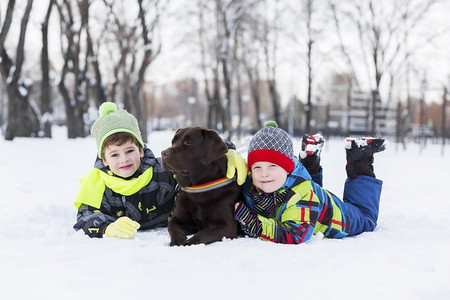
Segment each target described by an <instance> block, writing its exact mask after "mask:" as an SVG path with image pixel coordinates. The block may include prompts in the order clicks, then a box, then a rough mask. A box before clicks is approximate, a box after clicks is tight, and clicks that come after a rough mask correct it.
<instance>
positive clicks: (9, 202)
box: [0, 128, 450, 299]
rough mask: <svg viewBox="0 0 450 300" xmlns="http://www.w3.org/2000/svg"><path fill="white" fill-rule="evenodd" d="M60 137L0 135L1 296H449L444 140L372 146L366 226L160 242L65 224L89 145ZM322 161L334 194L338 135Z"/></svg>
mask: <svg viewBox="0 0 450 300" xmlns="http://www.w3.org/2000/svg"><path fill="white" fill-rule="evenodd" d="M65 136H66V135H65V131H64V128H55V131H54V138H53V139H30V138H16V139H15V140H14V141H12V142H7V141H4V140H3V138H0V171H1V172H0V187H1V196H0V207H1V209H2V215H1V217H0V286H1V289H0V294H1V298H2V299H119V298H120V299H244V298H251V299H450V255H449V253H450V225H449V220H450V199H449V197H450V196H449V195H450V147H447V148H446V152H447V153H446V156H442V155H441V146H439V145H428V146H427V148H426V149H425V151H422V153H420V151H419V147H418V145H416V144H409V145H408V148H407V151H404V150H398V151H396V146H395V144H394V143H391V144H390V145H389V148H388V149H387V151H385V152H383V153H380V154H377V155H376V157H375V173H376V174H377V177H378V178H380V179H383V180H384V186H383V193H382V200H381V208H380V216H379V222H378V227H377V229H376V231H375V232H372V233H364V234H362V235H360V236H357V237H353V238H346V239H343V240H324V239H322V238H321V237H320V236H315V237H314V238H313V239H312V240H310V241H309V242H307V243H305V244H302V245H278V244H273V243H267V242H262V241H260V240H256V239H251V238H239V239H235V240H225V241H223V242H219V243H214V244H211V245H207V246H205V245H197V246H191V247H169V234H168V232H167V230H166V229H158V230H152V231H147V232H138V233H137V235H136V237H135V238H134V239H131V240H120V239H112V238H105V239H90V238H88V237H87V236H85V235H84V234H83V233H82V232H75V231H74V230H73V229H72V226H73V224H74V223H75V219H76V209H75V207H74V205H73V204H72V201H73V199H74V197H75V194H76V192H77V188H78V180H79V178H80V177H81V176H82V175H83V174H84V173H85V172H86V171H88V170H89V169H90V168H91V166H92V164H93V162H94V158H95V142H94V140H93V139H91V138H86V139H75V140H68V139H67V138H65ZM172 137H173V132H155V133H152V134H151V135H150V136H149V146H150V148H151V149H152V150H153V151H154V153H155V154H156V155H157V156H159V155H160V152H161V150H163V149H165V148H167V147H168V146H169V144H170V140H171V138H172ZM295 146H296V153H298V149H299V146H300V143H299V140H298V139H296V145H295ZM399 148H400V147H399ZM242 150H243V154H244V155H245V154H246V153H245V149H242ZM322 164H323V166H324V167H325V180H324V186H325V187H327V188H328V189H329V190H331V191H333V192H335V193H336V194H337V195H342V187H343V183H344V180H345V170H344V166H345V151H344V142H343V140H330V141H327V142H326V146H325V149H324V152H323V159H322Z"/></svg>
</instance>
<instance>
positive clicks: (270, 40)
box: [261, 0, 281, 125]
mask: <svg viewBox="0 0 450 300" xmlns="http://www.w3.org/2000/svg"><path fill="white" fill-rule="evenodd" d="M278 2H279V1H278V0H275V3H274V5H275V7H274V8H273V10H274V14H273V17H272V18H271V17H270V15H271V14H269V13H268V10H269V8H268V7H267V1H265V3H264V4H265V5H264V8H265V12H264V13H265V16H264V18H262V20H263V33H262V35H261V37H262V47H263V49H264V61H265V65H266V76H267V83H268V87H269V95H270V98H271V100H272V108H273V119H274V120H275V122H277V124H280V125H281V119H280V100H279V99H278V91H277V83H276V75H277V52H278V34H279V30H280V29H279V25H278V24H279V20H280V8H279V5H278V4H279V3H278ZM270 10H272V7H270Z"/></svg>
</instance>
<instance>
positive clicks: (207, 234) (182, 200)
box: [161, 127, 241, 246]
mask: <svg viewBox="0 0 450 300" xmlns="http://www.w3.org/2000/svg"><path fill="white" fill-rule="evenodd" d="M227 151H228V148H227V145H226V144H225V142H224V141H223V140H222V139H221V137H220V136H219V135H218V134H217V132H216V131H214V130H211V129H208V128H204V127H187V128H182V129H178V130H177V132H176V133H175V136H174V138H173V140H172V147H170V148H167V149H166V150H164V151H162V152H161V157H162V164H163V166H164V168H165V169H166V170H168V171H170V172H172V173H173V174H175V176H176V180H177V182H178V184H179V186H180V187H181V190H180V195H179V197H178V199H177V201H176V204H175V210H174V213H173V216H172V217H171V219H170V221H169V227H168V230H169V234H170V238H171V241H170V245H171V246H180V245H193V244H209V243H212V242H216V241H221V240H222V239H223V238H224V237H226V238H235V237H236V235H237V223H236V221H235V219H234V203H235V202H237V201H238V199H239V197H240V196H241V188H240V186H239V185H238V184H237V183H236V181H235V180H234V179H231V180H230V179H228V178H226V177H225V174H226V171H227V170H226V168H227V158H226V156H225V153H226V152H227ZM191 234H193V236H192V237H191V238H189V239H188V238H187V235H191Z"/></svg>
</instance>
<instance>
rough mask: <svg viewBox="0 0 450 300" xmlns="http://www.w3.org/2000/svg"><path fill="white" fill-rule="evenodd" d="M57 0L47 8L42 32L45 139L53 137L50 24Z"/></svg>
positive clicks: (42, 107)
mask: <svg viewBox="0 0 450 300" xmlns="http://www.w3.org/2000/svg"><path fill="white" fill-rule="evenodd" d="M54 4H55V0H50V2H49V4H48V8H47V13H46V14H45V18H44V20H43V21H42V23H41V31H42V54H41V69H42V81H41V123H43V124H42V127H43V135H44V136H45V137H51V136H52V132H51V124H52V123H51V121H52V120H51V119H52V118H51V114H52V111H51V92H50V91H51V89H50V76H49V59H48V22H49V19H50V15H51V12H52V8H53V5H54Z"/></svg>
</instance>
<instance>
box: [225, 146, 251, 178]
mask: <svg viewBox="0 0 450 300" xmlns="http://www.w3.org/2000/svg"><path fill="white" fill-rule="evenodd" d="M226 155H227V159H228V164H227V177H228V178H233V177H234V175H235V173H236V172H237V183H238V184H239V185H242V184H244V182H245V179H246V178H247V170H248V169H247V163H246V162H245V160H244V158H243V157H242V156H241V155H240V154H239V153H238V152H237V151H236V150H233V149H228V152H227V153H226Z"/></svg>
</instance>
